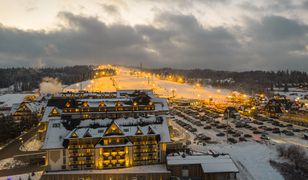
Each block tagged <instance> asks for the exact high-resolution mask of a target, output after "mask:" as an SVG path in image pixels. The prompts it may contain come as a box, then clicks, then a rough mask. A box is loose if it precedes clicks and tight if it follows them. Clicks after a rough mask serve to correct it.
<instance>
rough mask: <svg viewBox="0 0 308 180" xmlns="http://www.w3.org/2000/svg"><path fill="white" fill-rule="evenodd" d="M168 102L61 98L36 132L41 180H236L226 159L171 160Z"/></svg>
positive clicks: (148, 95)
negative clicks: (42, 169) (43, 156)
mask: <svg viewBox="0 0 308 180" xmlns="http://www.w3.org/2000/svg"><path fill="white" fill-rule="evenodd" d="M168 112H169V108H168V104H167V100H166V99H163V98H158V97H157V96H156V95H155V94H154V93H153V92H152V91H151V90H128V91H116V92H109V93H87V92H79V93H60V94H57V95H53V96H52V97H50V99H49V100H48V103H47V106H46V108H45V109H44V114H43V117H42V120H41V122H40V128H39V130H38V132H39V137H40V139H41V140H42V141H44V144H43V147H42V149H43V150H46V165H47V167H46V170H45V172H44V174H43V176H42V179H76V180H90V179H97V180H98V179H106V180H131V179H136V180H137V179H138V180H139V179H140V180H164V179H172V178H173V177H174V176H176V177H178V178H179V177H180V178H183V179H187V178H193V179H200V180H201V179H210V180H215V179H226V180H227V179H235V178H236V173H237V172H238V170H237V168H236V166H235V165H234V163H233V161H232V160H231V158H230V157H229V156H228V155H224V156H219V157H216V156H215V157H213V156H212V155H207V156H193V155H192V154H190V155H188V154H186V155H185V154H184V153H182V155H180V153H176V154H174V153H171V154H169V155H168V146H170V144H171V138H170V137H171V136H170V131H169V125H168V119H167V116H166V115H167V114H168Z"/></svg>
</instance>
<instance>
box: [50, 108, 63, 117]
mask: <svg viewBox="0 0 308 180" xmlns="http://www.w3.org/2000/svg"><path fill="white" fill-rule="evenodd" d="M55 116H60V113H59V111H58V110H57V108H55V107H53V108H52V110H51V111H50V113H49V115H48V117H55Z"/></svg>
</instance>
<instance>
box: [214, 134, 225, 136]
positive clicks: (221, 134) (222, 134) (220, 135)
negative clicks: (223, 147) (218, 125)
mask: <svg viewBox="0 0 308 180" xmlns="http://www.w3.org/2000/svg"><path fill="white" fill-rule="evenodd" d="M216 136H225V133H218V134H216Z"/></svg>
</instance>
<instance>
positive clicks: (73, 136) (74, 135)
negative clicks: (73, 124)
mask: <svg viewBox="0 0 308 180" xmlns="http://www.w3.org/2000/svg"><path fill="white" fill-rule="evenodd" d="M70 138H78V135H77V133H76V131H74V132H73V133H72V134H71V136H70Z"/></svg>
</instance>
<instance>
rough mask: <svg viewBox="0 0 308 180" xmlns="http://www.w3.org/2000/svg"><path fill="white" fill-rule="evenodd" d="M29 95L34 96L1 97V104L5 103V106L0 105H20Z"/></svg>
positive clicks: (13, 95)
mask: <svg viewBox="0 0 308 180" xmlns="http://www.w3.org/2000/svg"><path fill="white" fill-rule="evenodd" d="M29 95H34V94H5V95H2V96H0V102H3V104H0V106H1V107H12V106H13V104H19V103H21V102H23V100H24V98H25V97H26V96H29Z"/></svg>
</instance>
